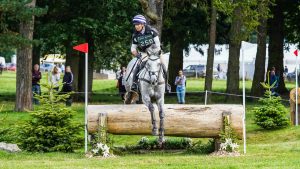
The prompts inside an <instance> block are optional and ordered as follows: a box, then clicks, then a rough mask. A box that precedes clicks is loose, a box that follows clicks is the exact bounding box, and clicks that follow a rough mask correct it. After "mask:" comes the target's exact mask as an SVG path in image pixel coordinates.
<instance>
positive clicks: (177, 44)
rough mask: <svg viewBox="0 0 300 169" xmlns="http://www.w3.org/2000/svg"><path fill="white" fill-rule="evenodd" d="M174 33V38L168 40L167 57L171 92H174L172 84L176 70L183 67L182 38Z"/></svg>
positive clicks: (174, 86) (174, 87)
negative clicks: (169, 45) (168, 53)
mask: <svg viewBox="0 0 300 169" xmlns="http://www.w3.org/2000/svg"><path fill="white" fill-rule="evenodd" d="M178 35H179V34H177V33H174V39H173V40H172V41H171V42H170V43H171V47H170V58H169V68H168V69H169V79H168V80H169V84H170V85H171V89H172V92H176V85H175V84H174V81H175V78H176V76H177V75H178V71H179V70H182V68H183V62H182V61H183V38H182V37H180V36H178Z"/></svg>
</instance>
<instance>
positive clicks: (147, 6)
mask: <svg viewBox="0 0 300 169" xmlns="http://www.w3.org/2000/svg"><path fill="white" fill-rule="evenodd" d="M139 1H140V3H141V5H142V8H143V11H144V13H145V15H146V16H147V17H148V18H149V19H150V25H151V26H153V27H154V28H156V29H157V31H158V32H159V38H160V39H161V32H162V19H163V7H164V0H139Z"/></svg>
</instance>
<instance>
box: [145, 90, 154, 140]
mask: <svg viewBox="0 0 300 169" xmlns="http://www.w3.org/2000/svg"><path fill="white" fill-rule="evenodd" d="M142 98H143V102H144V104H145V105H146V106H147V107H148V109H149V111H150V114H151V123H152V135H154V136H157V135H158V131H157V127H156V118H155V112H154V110H155V109H154V106H153V104H152V103H151V98H150V96H149V95H148V94H143V95H142Z"/></svg>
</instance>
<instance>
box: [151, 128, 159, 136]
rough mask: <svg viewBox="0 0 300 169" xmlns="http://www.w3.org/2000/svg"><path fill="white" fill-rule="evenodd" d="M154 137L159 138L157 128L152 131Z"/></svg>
mask: <svg viewBox="0 0 300 169" xmlns="http://www.w3.org/2000/svg"><path fill="white" fill-rule="evenodd" d="M152 135H153V136H158V130H157V129H156V128H153V129H152Z"/></svg>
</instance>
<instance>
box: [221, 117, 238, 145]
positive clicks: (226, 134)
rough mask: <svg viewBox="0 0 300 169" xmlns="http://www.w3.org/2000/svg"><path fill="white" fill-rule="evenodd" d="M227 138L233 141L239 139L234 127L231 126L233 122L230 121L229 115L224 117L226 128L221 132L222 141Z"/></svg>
mask: <svg viewBox="0 0 300 169" xmlns="http://www.w3.org/2000/svg"><path fill="white" fill-rule="evenodd" d="M226 139H231V140H232V142H236V141H237V135H236V133H235V131H234V130H233V128H232V127H231V123H230V122H229V119H228V117H227V116H225V117H224V129H223V130H222V132H221V134H220V141H221V142H225V141H226Z"/></svg>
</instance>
